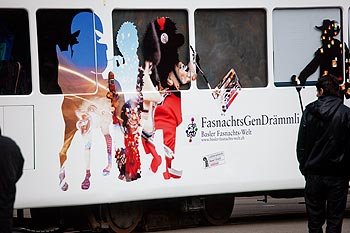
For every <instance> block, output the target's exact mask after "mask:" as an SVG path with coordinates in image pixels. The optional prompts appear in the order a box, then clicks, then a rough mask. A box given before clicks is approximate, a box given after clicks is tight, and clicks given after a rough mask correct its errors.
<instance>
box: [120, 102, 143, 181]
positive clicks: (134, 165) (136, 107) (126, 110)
mask: <svg viewBox="0 0 350 233" xmlns="http://www.w3.org/2000/svg"><path fill="white" fill-rule="evenodd" d="M140 109H141V106H140V104H139V101H138V100H137V99H130V100H128V101H127V102H126V103H125V104H124V105H123V108H122V112H121V118H122V120H123V129H124V148H119V149H118V150H117V151H116V155H115V157H116V159H117V165H118V169H119V171H120V174H119V176H118V178H119V179H121V180H124V181H127V182H129V181H133V180H136V179H138V178H141V161H140V153H139V140H140V131H139V129H140V117H141V115H140Z"/></svg>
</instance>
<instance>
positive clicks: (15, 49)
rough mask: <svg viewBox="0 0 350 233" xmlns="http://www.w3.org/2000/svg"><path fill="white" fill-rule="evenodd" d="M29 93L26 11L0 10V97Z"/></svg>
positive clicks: (29, 76) (29, 62) (30, 87)
mask: <svg viewBox="0 0 350 233" xmlns="http://www.w3.org/2000/svg"><path fill="white" fill-rule="evenodd" d="M31 92H32V79H31V60H30V42H29V21H28V12H27V11H26V10H24V9H0V95H28V94H30V93H31Z"/></svg>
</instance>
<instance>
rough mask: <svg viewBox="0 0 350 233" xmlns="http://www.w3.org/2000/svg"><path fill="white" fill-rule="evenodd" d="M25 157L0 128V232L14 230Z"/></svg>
mask: <svg viewBox="0 0 350 233" xmlns="http://www.w3.org/2000/svg"><path fill="white" fill-rule="evenodd" d="M23 164H24V159H23V156H22V153H21V150H20V148H19V147H18V145H17V144H16V143H15V142H14V141H13V140H12V139H11V138H8V137H5V136H2V135H1V128H0V232H1V233H9V232H12V222H13V218H12V217H13V207H14V206H13V205H14V202H15V196H16V183H17V181H18V180H19V178H20V177H21V176H22V172H23Z"/></svg>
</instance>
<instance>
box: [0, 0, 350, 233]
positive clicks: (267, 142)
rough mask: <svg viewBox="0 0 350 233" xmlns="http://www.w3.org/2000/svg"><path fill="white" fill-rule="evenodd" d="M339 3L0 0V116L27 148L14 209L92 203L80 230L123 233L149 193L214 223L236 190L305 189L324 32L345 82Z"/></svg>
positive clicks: (344, 9)
mask: <svg viewBox="0 0 350 233" xmlns="http://www.w3.org/2000/svg"><path fill="white" fill-rule="evenodd" d="M349 7H350V3H349V2H347V1H342V0H334V1H331V2H330V1H326V0H319V1H310V0H302V1H301V0H293V1H289V0H288V1H278V0H268V1H259V0H244V1H243V0H237V1H229V0H220V1H206V0H201V1H199V0H192V1H185V0H178V1H176V2H169V1H160V0H154V1H117V0H85V1H78V0H60V1H44V0H37V1H34V2H33V1H26V0H2V1H1V4H0V127H1V129H2V133H3V134H4V135H6V136H9V137H11V138H13V139H14V140H15V141H16V142H17V143H18V145H19V146H20V148H21V151H22V153H23V156H24V158H25V165H24V173H23V176H22V177H21V179H20V180H19V182H18V183H17V194H16V202H15V208H16V209H31V210H33V216H34V215H35V214H36V213H47V212H45V211H43V212H40V210H45V209H46V210H47V209H49V208H56V207H67V208H69V207H73V206H79V207H80V206H85V207H91V208H90V210H91V209H92V207H93V208H97V209H98V211H91V212H93V214H92V217H91V216H90V217H89V219H90V222H91V223H92V224H91V226H92V228H94V229H97V228H111V229H112V231H115V232H131V231H132V230H133V229H134V228H135V227H136V226H137V224H139V223H140V219H141V218H142V210H143V207H145V206H148V207H149V206H152V205H156V203H157V202H156V200H168V199H176V200H182V201H183V203H185V205H184V206H186V207H187V208H185V209H195V210H201V211H202V212H203V213H204V215H205V217H206V218H207V219H208V220H209V221H210V222H211V223H214V224H220V223H222V222H223V221H225V220H227V219H228V218H229V216H230V214H231V211H232V208H233V205H234V197H235V196H238V195H249V194H264V195H272V196H276V197H292V196H294V195H298V194H300V193H302V190H303V187H304V179H303V177H302V176H301V174H300V172H299V170H298V161H297V158H296V152H295V151H296V141H297V133H298V127H299V123H300V119H301V116H302V110H303V108H304V106H305V105H306V104H308V103H310V102H311V101H314V100H315V99H316V89H315V86H314V84H315V81H316V80H317V78H318V77H319V76H320V75H321V74H320V73H321V71H320V67H318V65H317V64H316V62H317V61H316V59H315V56H316V55H315V54H316V53H317V52H316V51H320V50H321V49H322V46H323V44H322V42H323V39H322V36H324V32H328V33H329V35H327V39H329V42H327V46H330V47H331V46H333V45H334V43H333V42H334V41H338V42H339V43H340V46H338V47H337V49H340V50H339V53H337V54H336V55H334V54H333V55H329V56H328V57H327V58H326V59H328V60H329V62H331V64H332V67H333V68H334V70H337V72H338V76H339V78H340V80H341V82H342V83H346V82H348V81H349V80H348V65H347V63H348V61H349V57H348V52H347V46H348V44H349V39H348V38H349V9H350V8H349ZM339 43H338V44H339ZM339 54H340V55H339ZM310 61H311V62H310ZM310 64H311V65H310ZM311 66H312V67H313V68H312V69H311V68H310V67H311ZM305 67H308V68H305ZM305 69H307V71H308V76H307V79H305V80H303V81H304V82H303V83H302V87H301V86H300V87H298V88H299V89H298V88H296V86H295V84H294V83H293V82H292V80H291V77H292V76H293V75H295V76H296V77H297V76H301V73H302V72H304V73H305ZM344 101H345V103H346V104H348V100H347V99H345V100H344ZM165 203H167V202H165ZM165 205H166V204H165ZM35 210H38V211H37V212H35ZM90 210H89V211H90ZM96 212H98V214H96ZM96 215H99V216H100V218H98V217H96ZM101 216H102V217H101ZM40 217H41V218H42V217H43V215H41V216H40ZM91 219H93V220H91Z"/></svg>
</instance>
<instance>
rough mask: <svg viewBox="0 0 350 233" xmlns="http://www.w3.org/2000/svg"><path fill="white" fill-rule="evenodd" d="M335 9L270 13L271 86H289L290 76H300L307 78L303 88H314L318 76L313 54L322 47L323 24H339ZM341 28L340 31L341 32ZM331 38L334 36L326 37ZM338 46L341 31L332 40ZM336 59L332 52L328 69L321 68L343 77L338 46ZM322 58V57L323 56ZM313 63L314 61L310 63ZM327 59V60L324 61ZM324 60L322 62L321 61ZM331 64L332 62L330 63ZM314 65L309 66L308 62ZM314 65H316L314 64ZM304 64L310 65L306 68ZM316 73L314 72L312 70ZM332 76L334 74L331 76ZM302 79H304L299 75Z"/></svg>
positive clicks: (318, 68) (291, 10) (339, 15)
mask: <svg viewBox="0 0 350 233" xmlns="http://www.w3.org/2000/svg"><path fill="white" fill-rule="evenodd" d="M341 13H342V12H341V9H339V8H300V9H275V10H274V11H273V51H274V52H273V56H274V59H273V64H274V83H275V86H277V87H281V86H291V85H294V84H293V83H292V82H291V76H292V75H296V76H299V74H300V73H301V72H302V71H303V70H304V68H306V67H307V68H306V69H305V70H304V71H303V74H304V73H305V74H307V75H305V76H306V77H307V79H306V83H305V85H314V84H315V82H316V80H317V79H318V77H319V76H320V67H319V63H318V62H316V60H317V57H316V54H317V51H318V49H319V48H321V47H322V41H321V36H322V31H323V30H322V29H318V28H316V26H317V27H322V25H323V22H324V20H330V21H336V22H339V23H340V22H341V21H342V20H341V18H342V16H341ZM341 28H342V27H340V29H341ZM330 34H332V35H334V33H330ZM334 39H335V40H340V42H339V43H342V42H341V40H342V34H341V30H340V31H339V34H338V35H336V36H334ZM338 50H339V53H338V54H339V57H340V58H339V59H337V58H334V56H335V53H333V52H332V57H330V62H329V63H327V64H332V68H331V69H327V68H324V69H326V70H328V72H331V73H332V74H334V75H335V73H338V74H337V76H338V75H339V76H340V77H342V76H343V71H342V70H343V69H342V67H343V66H342V54H341V50H342V49H341V48H340V47H339V46H338ZM324 54H326V53H324ZM313 59H314V60H313ZM326 59H327V58H326ZM323 60H324V59H323ZM333 60H334V61H333ZM311 61H314V62H313V63H312V64H314V65H312V64H311V63H310V62H311ZM316 63H317V64H316ZM308 64H310V65H309V66H308ZM315 69H317V70H315ZM333 72H334V73H333ZM303 76H304V75H303Z"/></svg>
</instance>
